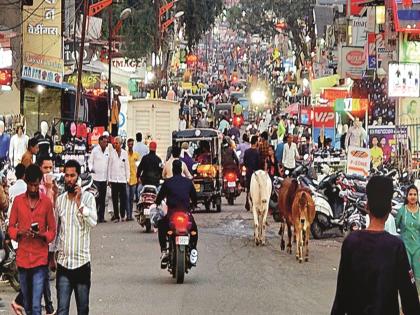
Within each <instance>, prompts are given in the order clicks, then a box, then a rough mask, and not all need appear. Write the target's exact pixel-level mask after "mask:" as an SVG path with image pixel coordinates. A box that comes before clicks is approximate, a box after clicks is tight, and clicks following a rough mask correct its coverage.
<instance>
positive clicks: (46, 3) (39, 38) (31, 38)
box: [22, 0, 64, 87]
mask: <svg viewBox="0 0 420 315" xmlns="http://www.w3.org/2000/svg"><path fill="white" fill-rule="evenodd" d="M35 13H36V14H35ZM22 20H23V24H22V34H23V47H22V50H23V56H22V57H23V60H22V63H23V65H22V78H23V79H25V80H29V81H34V82H37V83H40V84H45V85H50V86H56V87H61V84H62V82H63V72H64V61H63V59H62V58H61V54H62V45H61V42H62V37H61V0H33V5H32V6H26V7H25V10H24V11H23V17H22Z"/></svg>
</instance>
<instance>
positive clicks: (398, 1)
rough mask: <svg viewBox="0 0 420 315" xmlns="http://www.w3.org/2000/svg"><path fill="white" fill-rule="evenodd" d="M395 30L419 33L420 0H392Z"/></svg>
mask: <svg viewBox="0 0 420 315" xmlns="http://www.w3.org/2000/svg"><path fill="white" fill-rule="evenodd" d="M392 9H393V11H394V23H395V29H396V31H397V32H404V33H411V34H420V23H419V21H420V0H392Z"/></svg>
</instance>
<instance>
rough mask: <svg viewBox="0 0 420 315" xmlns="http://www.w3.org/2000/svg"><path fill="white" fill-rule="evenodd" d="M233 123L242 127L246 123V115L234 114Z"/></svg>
mask: <svg viewBox="0 0 420 315" xmlns="http://www.w3.org/2000/svg"><path fill="white" fill-rule="evenodd" d="M232 123H233V125H234V126H236V127H238V128H241V126H242V125H243V124H244V116H243V115H234V116H233V121H232Z"/></svg>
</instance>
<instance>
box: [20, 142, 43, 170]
mask: <svg viewBox="0 0 420 315" xmlns="http://www.w3.org/2000/svg"><path fill="white" fill-rule="evenodd" d="M38 152H39V146H38V140H37V139H35V138H31V139H29V141H28V149H27V150H26V152H25V153H24V154H23V155H22V161H21V163H22V164H23V166H25V167H28V166H29V165H31V164H33V163H34V155H37V154H38Z"/></svg>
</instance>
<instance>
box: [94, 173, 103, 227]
mask: <svg viewBox="0 0 420 315" xmlns="http://www.w3.org/2000/svg"><path fill="white" fill-rule="evenodd" d="M94 184H95V186H96V188H98V193H99V194H98V197H97V198H96V209H97V211H98V221H99V222H103V221H104V220H105V199H106V182H98V181H94Z"/></svg>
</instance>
